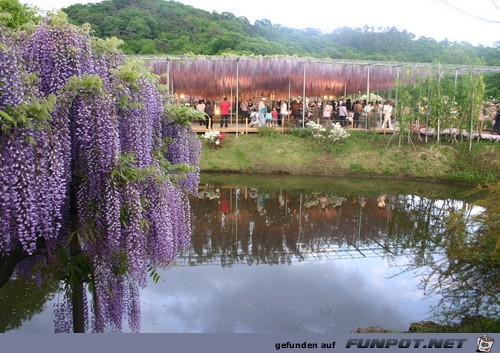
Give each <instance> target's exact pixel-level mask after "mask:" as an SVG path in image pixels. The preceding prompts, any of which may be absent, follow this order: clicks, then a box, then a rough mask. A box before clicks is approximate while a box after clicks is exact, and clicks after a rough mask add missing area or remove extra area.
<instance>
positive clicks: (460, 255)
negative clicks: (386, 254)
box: [389, 184, 500, 332]
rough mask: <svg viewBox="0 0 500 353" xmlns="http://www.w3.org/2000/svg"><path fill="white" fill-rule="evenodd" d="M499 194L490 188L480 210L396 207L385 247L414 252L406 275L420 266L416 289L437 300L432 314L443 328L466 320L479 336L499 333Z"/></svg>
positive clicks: (408, 200) (454, 205)
mask: <svg viewBox="0 0 500 353" xmlns="http://www.w3.org/2000/svg"><path fill="white" fill-rule="evenodd" d="M499 189H500V188H499V186H498V184H497V185H496V186H494V187H493V186H490V191H491V193H490V195H489V196H488V197H487V198H486V199H484V200H480V201H478V202H476V204H477V205H479V206H482V207H484V209H481V210H479V209H478V207H477V206H473V205H466V204H465V203H461V202H460V203H459V202H456V201H455V202H454V201H452V200H445V201H440V202H436V201H433V200H426V199H418V198H414V197H404V198H403V199H401V200H399V201H400V202H397V203H396V206H395V211H394V217H393V218H392V220H391V226H390V232H389V242H391V243H392V244H391V245H392V247H393V248H400V249H413V250H416V251H414V252H412V253H413V258H412V262H411V263H410V264H409V265H408V268H407V270H409V271H421V269H422V268H424V266H425V268H426V269H427V270H426V272H425V273H424V274H423V277H422V278H423V280H422V288H423V289H424V291H425V292H426V293H427V294H429V295H430V294H439V295H440V302H439V304H438V306H437V307H436V311H435V314H436V318H438V319H441V320H443V321H444V322H445V323H446V324H456V323H459V322H460V321H461V320H462V321H463V320H466V321H469V322H470V321H473V324H474V325H475V327H477V329H480V330H482V331H485V332H497V331H498V329H499V327H498V325H499V324H498V322H499V320H500V316H499V314H500V303H499V299H498V293H499V292H500V282H499V281H498V279H499V278H500V267H499V265H500V256H499V255H500V245H499V244H500V243H499V236H498V235H499V234H500V218H499V214H500V212H499V211H500V206H499V205H500V202H499V201H500V200H499V191H500V190H499ZM492 325H496V327H495V326H492ZM492 330H493V331H492Z"/></svg>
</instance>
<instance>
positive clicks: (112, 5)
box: [64, 0, 500, 65]
mask: <svg viewBox="0 0 500 353" xmlns="http://www.w3.org/2000/svg"><path fill="white" fill-rule="evenodd" d="M221 10H222V9H221ZM64 11H65V12H66V13H67V14H68V16H69V19H70V21H72V22H73V23H75V24H78V25H82V24H83V23H85V22H88V23H90V24H91V25H92V28H93V30H94V31H95V34H96V35H97V36H98V37H110V36H117V37H119V38H120V39H122V40H124V42H125V44H124V47H123V51H124V52H125V53H126V54H158V53H164V54H167V53H168V54H176V55H179V54H187V53H193V54H197V55H220V54H223V53H232V54H238V55H246V54H254V55H297V56H308V57H315V58H330V59H358V60H389V61H405V62H426V63H429V62H440V63H443V64H465V65H468V64H471V63H474V64H477V63H480V64H483V65H500V52H499V50H498V48H490V47H484V46H473V45H471V44H469V43H466V42H461V43H457V42H449V41H447V40H444V41H440V42H438V41H436V40H434V39H432V38H426V37H419V38H417V36H416V35H414V34H413V33H410V32H407V31H405V30H403V31H400V30H398V29H396V28H394V27H387V28H383V29H377V30H376V29H374V28H372V27H368V26H365V27H363V28H347V27H343V28H338V29H336V30H334V31H333V32H331V33H322V32H321V31H319V30H318V29H314V28H307V29H293V28H288V27H284V26H281V25H277V24H273V23H272V22H271V21H269V20H267V19H261V20H257V21H255V23H254V24H251V23H250V21H249V20H248V19H247V18H246V17H236V16H235V15H233V14H232V13H230V12H220V13H219V12H215V11H214V12H212V13H210V12H207V11H204V10H201V9H197V8H194V7H192V6H188V5H184V4H181V3H179V2H175V1H165V0H108V1H103V2H100V3H96V4H86V5H82V4H77V5H72V6H69V7H67V8H65V9H64ZM387 43H390V44H389V45H387Z"/></svg>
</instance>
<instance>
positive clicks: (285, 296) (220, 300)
mask: <svg viewBox="0 0 500 353" xmlns="http://www.w3.org/2000/svg"><path fill="white" fill-rule="evenodd" d="M397 262H398V264H399V265H401V266H404V264H405V263H406V259H405V258H404V257H400V258H399V259H397ZM391 264H392V265H393V266H394V263H393V261H391ZM159 273H160V275H161V279H160V281H159V282H158V283H156V284H155V283H148V286H147V288H146V289H144V290H143V291H142V293H141V303H142V329H141V332H144V333H155V332H159V333H188V332H189V333H196V332H205V333H222V332H226V333H238V332H258V333H312V332H314V333H332V332H333V333H335V332H352V331H354V330H356V328H358V327H368V326H380V327H383V328H390V329H394V330H407V329H408V327H409V324H410V323H411V322H415V321H419V320H423V319H426V318H427V317H428V315H429V313H428V309H429V305H430V304H431V302H430V301H429V300H423V298H422V291H421V290H419V289H417V286H418V283H419V282H418V281H419V279H418V278H415V277H414V276H413V274H412V273H404V274H400V275H398V276H394V277H393V278H389V277H390V276H391V275H393V274H397V273H400V269H398V268H394V267H392V268H391V267H389V266H388V263H387V260H386V259H383V258H379V257H374V258H360V259H349V260H318V261H305V262H294V263H292V264H291V265H251V266H248V265H235V266H233V267H225V268H224V267H221V266H217V265H209V266H196V267H189V266H180V267H172V268H170V269H168V270H165V271H160V272H159ZM56 300H57V295H56V296H55V298H54V299H53V300H52V301H50V302H48V303H46V306H45V310H44V311H43V312H42V313H41V314H38V315H35V316H34V317H33V318H32V320H31V321H29V322H25V323H24V324H23V326H22V327H21V328H20V329H18V330H15V331H21V332H42V333H43V332H45V333H47V332H53V328H54V324H53V320H54V312H53V303H54V302H55V301H56ZM124 329H125V330H126V329H127V325H126V323H125V324H124Z"/></svg>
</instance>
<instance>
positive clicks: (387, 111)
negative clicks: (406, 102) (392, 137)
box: [382, 101, 393, 130]
mask: <svg viewBox="0 0 500 353" xmlns="http://www.w3.org/2000/svg"><path fill="white" fill-rule="evenodd" d="M392 111H393V108H392V103H391V101H385V103H384V107H383V109H382V114H383V115H384V121H382V129H385V126H386V124H388V125H389V129H391V130H393V127H392V122H391V116H392Z"/></svg>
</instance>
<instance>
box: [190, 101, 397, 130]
mask: <svg viewBox="0 0 500 353" xmlns="http://www.w3.org/2000/svg"><path fill="white" fill-rule="evenodd" d="M304 106H305V110H304ZM238 108H239V113H240V114H239V117H240V118H241V119H242V121H245V119H248V122H249V126H250V127H262V126H283V125H284V124H288V125H293V126H295V127H300V126H303V125H305V124H307V122H309V121H311V120H312V121H314V122H317V121H318V120H321V121H323V123H324V124H326V125H328V124H333V123H338V124H340V125H341V126H343V127H348V126H349V127H351V126H352V127H354V128H376V127H378V126H379V125H380V127H381V128H383V129H394V103H393V102H392V101H390V100H387V101H385V102H382V101H375V102H371V101H370V102H367V101H366V100H355V101H352V100H351V99H350V98H348V99H346V100H343V99H340V100H330V101H328V100H325V101H317V100H314V101H309V100H306V104H304V102H303V101H299V100H291V101H287V100H284V99H282V100H278V101H272V102H268V100H267V98H265V97H264V98H261V99H259V100H258V102H256V100H255V101H254V100H252V99H243V100H242V101H240V102H239V107H238ZM196 109H197V110H198V111H202V112H204V113H205V119H200V121H199V124H200V126H202V125H205V127H206V128H207V129H208V128H212V127H213V120H214V118H216V117H217V119H218V121H219V122H220V128H224V127H226V128H227V127H228V122H229V119H230V116H231V114H232V113H233V112H234V111H235V107H234V105H233V106H232V105H231V103H230V102H228V99H227V97H224V98H223V100H222V101H221V102H220V104H217V105H215V106H214V105H213V104H212V102H211V101H210V100H207V101H205V100H199V101H198V103H197V104H196ZM209 124H210V126H209Z"/></svg>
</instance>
